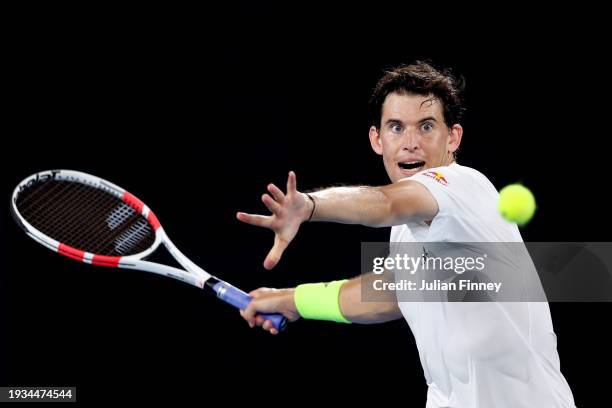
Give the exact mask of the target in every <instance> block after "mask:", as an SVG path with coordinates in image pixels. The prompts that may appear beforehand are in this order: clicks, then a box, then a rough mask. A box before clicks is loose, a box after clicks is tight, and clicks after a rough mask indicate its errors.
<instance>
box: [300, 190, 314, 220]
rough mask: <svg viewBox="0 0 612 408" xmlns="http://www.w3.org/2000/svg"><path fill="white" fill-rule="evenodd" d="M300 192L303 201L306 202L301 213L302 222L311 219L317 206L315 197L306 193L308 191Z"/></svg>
mask: <svg viewBox="0 0 612 408" xmlns="http://www.w3.org/2000/svg"><path fill="white" fill-rule="evenodd" d="M301 194H302V196H303V197H304V201H305V202H306V206H305V210H304V212H303V214H302V222H309V221H312V218H313V216H314V213H315V210H316V208H317V203H316V201H315V198H314V197H313V196H312V194H308V193H301Z"/></svg>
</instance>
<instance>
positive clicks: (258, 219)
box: [236, 212, 272, 228]
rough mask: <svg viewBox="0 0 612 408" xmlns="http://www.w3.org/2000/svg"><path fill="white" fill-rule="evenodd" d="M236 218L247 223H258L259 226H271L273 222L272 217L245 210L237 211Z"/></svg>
mask: <svg viewBox="0 0 612 408" xmlns="http://www.w3.org/2000/svg"><path fill="white" fill-rule="evenodd" d="M236 218H237V219H238V220H240V221H242V222H245V223H247V224H251V225H256V226H258V227H264V228H270V226H271V224H272V220H271V217H269V216H264V215H256V214H247V213H243V212H239V213H236Z"/></svg>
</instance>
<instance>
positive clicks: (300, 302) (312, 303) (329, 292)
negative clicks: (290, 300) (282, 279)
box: [294, 279, 350, 323]
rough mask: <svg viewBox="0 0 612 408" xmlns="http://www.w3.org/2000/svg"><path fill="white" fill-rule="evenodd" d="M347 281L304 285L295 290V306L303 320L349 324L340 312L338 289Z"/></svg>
mask: <svg viewBox="0 0 612 408" xmlns="http://www.w3.org/2000/svg"><path fill="white" fill-rule="evenodd" d="M347 281H348V279H344V280H339V281H333V282H327V283H306V284H304V285H299V286H297V287H296V288H295V294H294V300H295V306H296V308H297V310H298V312H299V313H300V316H302V317H303V318H304V319H314V320H329V321H332V322H338V323H350V321H349V320H347V319H346V318H345V317H344V316H342V312H341V311H340V288H341V287H342V285H344V283H345V282H347Z"/></svg>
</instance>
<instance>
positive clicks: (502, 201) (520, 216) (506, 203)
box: [497, 184, 536, 226]
mask: <svg viewBox="0 0 612 408" xmlns="http://www.w3.org/2000/svg"><path fill="white" fill-rule="evenodd" d="M497 208H498V210H499V213H500V214H501V215H502V217H504V218H505V219H506V220H508V221H510V222H516V223H517V224H518V225H521V226H523V225H525V224H527V223H528V222H529V221H530V220H531V217H533V213H535V210H536V202H535V197H534V196H533V193H532V192H531V191H530V190H529V189H528V188H527V187H525V186H523V185H521V184H510V185H508V186H506V187H504V188H502V189H501V191H500V192H499V202H498V203H497Z"/></svg>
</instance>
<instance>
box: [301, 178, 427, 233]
mask: <svg viewBox="0 0 612 408" xmlns="http://www.w3.org/2000/svg"><path fill="white" fill-rule="evenodd" d="M426 194H427V195H425V194H424V187H423V186H422V185H420V184H419V183H416V182H411V181H403V182H399V183H394V184H390V185H387V186H382V187H367V186H361V187H333V188H328V189H325V190H320V191H317V192H314V193H309V195H310V196H311V197H312V199H313V200H314V203H313V202H312V201H311V200H308V204H309V208H308V211H306V214H307V217H309V216H310V214H311V213H312V218H311V221H329V222H339V223H344V224H362V225H366V226H370V227H387V226H392V225H398V224H402V223H405V222H408V221H410V220H425V219H430V217H432V215H435V213H437V204H436V203H435V201H434V202H433V203H432V199H430V197H429V193H426ZM313 209H314V212H312V210H313Z"/></svg>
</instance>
